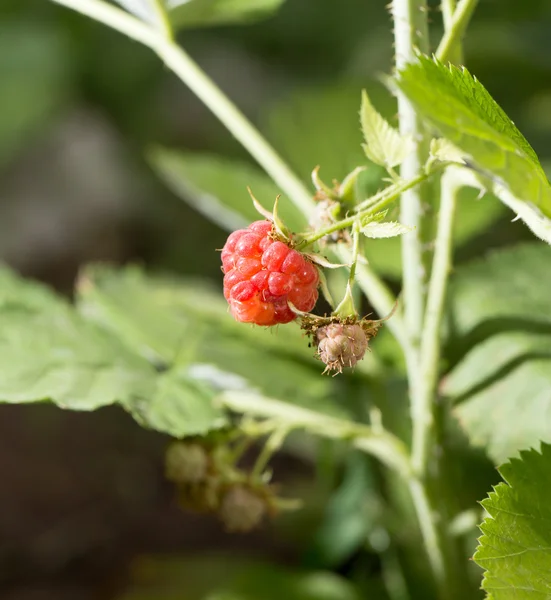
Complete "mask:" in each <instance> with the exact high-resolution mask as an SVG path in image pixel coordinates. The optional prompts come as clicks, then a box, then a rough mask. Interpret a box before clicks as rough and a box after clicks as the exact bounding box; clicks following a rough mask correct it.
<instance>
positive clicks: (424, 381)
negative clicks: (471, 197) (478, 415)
mask: <svg viewBox="0 0 551 600" xmlns="http://www.w3.org/2000/svg"><path fill="white" fill-rule="evenodd" d="M459 176H460V175H459ZM460 187H461V184H460V183H459V179H458V172H457V169H456V168H454V167H448V168H447V169H446V171H445V172H444V174H443V175H442V179H441V192H440V209H439V212H438V227H437V235H436V240H435V245H434V257H433V263H432V269H431V277H430V282H429V290H428V295H427V307H426V311H425V319H424V326H423V335H422V338H421V363H420V373H419V388H418V399H417V402H416V403H415V406H414V411H415V414H414V417H413V444H412V464H413V468H414V471H415V472H417V473H421V474H423V475H425V474H426V473H427V471H428V468H429V462H430V458H431V457H430V453H431V450H432V445H433V444H434V431H433V428H434V400H435V397H436V388H437V384H438V375H439V372H440V355H441V342H440V335H441V326H442V319H443V316H444V302H445V299H446V289H447V283H448V279H449V273H450V269H451V258H452V233H453V218H454V213H455V205H456V197H457V194H458V192H459V189H460Z"/></svg>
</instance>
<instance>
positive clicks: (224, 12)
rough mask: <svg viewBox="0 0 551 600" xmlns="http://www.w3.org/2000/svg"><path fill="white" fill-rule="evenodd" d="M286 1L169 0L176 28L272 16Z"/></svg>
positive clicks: (172, 19)
mask: <svg viewBox="0 0 551 600" xmlns="http://www.w3.org/2000/svg"><path fill="white" fill-rule="evenodd" d="M283 2H284V0H166V6H167V8H168V10H169V11H170V12H169V16H170V20H171V22H172V23H173V25H174V26H175V27H177V28H188V27H202V26H211V25H229V24H236V23H243V22H250V21H256V20H258V19H263V18H266V17H269V16H270V15H272V14H273V13H274V12H275V11H276V10H277V9H278V8H279V7H280V6H281V5H282V4H283Z"/></svg>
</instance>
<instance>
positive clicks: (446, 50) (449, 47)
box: [436, 0, 478, 63]
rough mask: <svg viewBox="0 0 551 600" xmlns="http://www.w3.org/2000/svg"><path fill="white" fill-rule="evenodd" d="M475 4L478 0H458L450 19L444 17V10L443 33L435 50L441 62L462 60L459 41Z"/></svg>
mask: <svg viewBox="0 0 551 600" xmlns="http://www.w3.org/2000/svg"><path fill="white" fill-rule="evenodd" d="M449 1H450V0H448V2H449ZM444 2H445V0H443V6H444ZM477 4H478V0H459V3H458V4H457V8H456V9H455V10H454V11H453V16H452V17H451V19H449V18H446V12H444V28H445V33H444V36H443V37H442V40H441V41H440V44H439V45H438V48H437V50H436V58H438V59H439V60H441V61H442V62H447V61H451V62H456V63H459V62H462V58H463V51H462V47H461V46H462V44H461V42H462V40H463V36H464V35H465V31H466V30H467V26H468V25H469V22H470V20H471V17H472V16H473V13H474V11H475V8H476V6H477Z"/></svg>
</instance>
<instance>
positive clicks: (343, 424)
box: [218, 391, 411, 478]
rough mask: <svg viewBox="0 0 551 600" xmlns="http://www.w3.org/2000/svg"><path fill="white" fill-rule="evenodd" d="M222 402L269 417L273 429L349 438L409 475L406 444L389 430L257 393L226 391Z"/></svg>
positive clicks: (261, 416)
mask: <svg viewBox="0 0 551 600" xmlns="http://www.w3.org/2000/svg"><path fill="white" fill-rule="evenodd" d="M218 400H219V402H220V403H221V404H222V405H224V406H226V407H227V408H228V409H230V410H234V411H236V412H238V413H242V414H246V415H249V416H255V417H258V418H262V419H267V420H268V422H269V423H273V427H274V430H278V429H279V430H281V429H286V430H289V429H303V430H304V431H307V432H310V433H313V434H316V435H319V436H322V437H326V438H330V439H336V440H348V441H349V442H350V443H351V444H352V445H353V446H355V447H356V448H358V449H359V450H362V451H363V452H366V453H368V454H371V455H372V456H375V457H377V458H378V459H379V460H380V461H381V462H382V463H383V464H385V465H386V466H387V467H389V468H391V469H393V470H395V471H397V472H398V473H400V474H401V475H402V476H404V477H408V478H409V477H410V474H411V469H410V461H409V457H408V452H407V448H406V446H405V445H404V443H403V442H402V441H401V440H400V439H399V438H397V437H396V436H394V435H393V434H392V433H390V432H388V431H378V430H377V431H375V430H373V428H371V427H369V426H368V425H361V424H358V423H354V422H353V421H348V420H346V419H340V418H336V417H331V416H329V415H324V414H322V413H319V412H317V411H314V410H310V409H308V408H303V407H301V406H296V405H294V404H289V403H287V402H282V401H280V400H275V399H273V398H266V397H265V396H261V395H259V394H258V393H255V392H247V391H239V392H231V391H227V392H223V393H222V394H221V395H220V396H218Z"/></svg>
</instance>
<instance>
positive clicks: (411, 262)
mask: <svg viewBox="0 0 551 600" xmlns="http://www.w3.org/2000/svg"><path fill="white" fill-rule="evenodd" d="M426 11H427V5H426V2H425V0H394V2H393V3H392V14H393V18H394V40H395V48H396V69H397V70H398V71H400V70H401V69H403V68H404V67H405V66H406V65H407V64H408V63H409V62H414V61H415V60H416V49H419V50H421V51H422V52H424V53H427V51H428V25H427V13H426ZM398 115H399V119H400V132H401V133H402V134H404V135H408V136H411V137H412V138H413V140H414V142H415V144H416V147H415V151H414V152H413V153H411V154H410V155H409V156H408V157H407V158H406V160H405V161H404V162H403V163H402V166H401V169H400V172H401V176H402V177H403V178H404V179H406V180H411V179H413V178H415V177H418V176H419V175H420V174H421V172H422V170H423V165H424V162H425V160H426V157H427V154H428V137H427V135H426V133H425V131H424V130H423V127H422V125H421V122H420V119H419V117H418V116H417V114H416V112H415V110H414V108H413V107H412V106H411V104H410V103H409V101H408V100H407V98H405V96H404V95H402V94H399V95H398ZM426 194H427V190H426V188H425V186H422V185H421V186H417V187H416V188H413V189H411V190H408V191H406V192H404V193H403V194H402V199H401V211H400V221H401V222H402V223H403V224H404V225H408V226H409V227H411V228H412V231H411V232H410V233H406V234H405V235H404V236H402V268H403V297H404V302H405V321H406V328H407V333H408V338H409V348H408V351H407V354H406V355H405V358H406V365H407V372H408V383H409V394H410V401H411V405H410V406H411V408H410V410H411V418H412V425H413V430H414V434H413V437H414V440H415V439H416V433H415V432H416V430H417V431H420V432H426V431H427V428H426V424H425V423H424V422H422V421H420V419H424V418H425V412H426V411H425V404H424V402H425V398H424V397H422V396H421V391H422V387H421V381H420V365H421V337H422V334H423V327H424V325H423V321H424V316H425V298H426V289H425V288H426V282H427V278H428V274H427V265H426V264H425V262H426V255H424V253H423V250H424V247H426V245H427V244H428V243H429V242H430V241H431V240H430V237H429V236H430V235H431V234H432V231H431V229H432V228H431V227H430V225H431V223H430V220H431V219H430V214H427V213H429V211H430V210H431V203H430V198H428V197H427V196H426ZM431 400H432V399H431ZM430 414H432V411H431V412H430ZM419 435H420V434H419V433H418V434H417V437H419ZM432 441H433V440H432V439H430V438H429V439H428V440H427V443H432ZM422 442H423V444H422V446H423V447H425V446H424V445H425V439H424V438H423V440H422ZM415 443H416V444H419V443H420V442H418V441H417V442H415ZM417 452H418V451H417V450H415V449H414V448H413V447H412V455H414V454H416V453H417ZM408 485H409V489H410V493H411V497H412V500H413V505H414V508H415V511H416V514H417V519H418V521H419V526H420V530H421V534H422V537H423V541H424V545H425V550H426V552H427V556H428V559H429V565H430V569H431V572H432V576H433V579H434V582H435V584H436V589H437V591H438V596H439V598H441V599H442V600H443V599H445V598H448V597H450V596H452V595H453V593H452V592H451V590H450V589H449V587H448V584H449V581H448V569H447V566H448V564H449V560H448V559H447V556H446V554H447V552H448V548H446V545H445V543H443V541H442V536H441V531H440V530H439V526H438V513H437V511H436V509H435V507H433V505H432V504H431V498H430V497H429V493H428V487H427V486H428V482H427V481H426V479H425V478H424V473H421V472H416V471H415V470H414V474H413V476H412V477H411V478H409V480H408Z"/></svg>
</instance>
